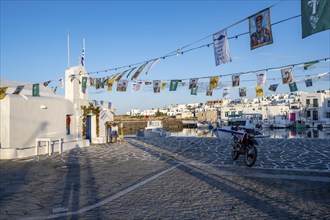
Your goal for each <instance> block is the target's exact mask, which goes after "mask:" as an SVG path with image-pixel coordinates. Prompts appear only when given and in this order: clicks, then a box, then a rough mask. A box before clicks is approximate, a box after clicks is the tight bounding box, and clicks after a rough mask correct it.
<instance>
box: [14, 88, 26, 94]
mask: <svg viewBox="0 0 330 220" xmlns="http://www.w3.org/2000/svg"><path fill="white" fill-rule="evenodd" d="M23 88H24V86H17V87H16V89H15V91H14V92H13V94H14V95H19V94H20V93H21V92H22V90H23Z"/></svg>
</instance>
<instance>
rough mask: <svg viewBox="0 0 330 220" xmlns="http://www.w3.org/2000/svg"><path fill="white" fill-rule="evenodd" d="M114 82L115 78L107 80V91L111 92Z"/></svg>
mask: <svg viewBox="0 0 330 220" xmlns="http://www.w3.org/2000/svg"><path fill="white" fill-rule="evenodd" d="M114 82H115V78H114V77H113V78H111V79H108V91H112V87H113V84H114Z"/></svg>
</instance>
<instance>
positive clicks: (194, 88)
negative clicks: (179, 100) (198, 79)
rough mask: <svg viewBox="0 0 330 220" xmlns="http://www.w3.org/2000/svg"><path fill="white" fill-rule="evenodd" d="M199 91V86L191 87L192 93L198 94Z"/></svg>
mask: <svg viewBox="0 0 330 220" xmlns="http://www.w3.org/2000/svg"><path fill="white" fill-rule="evenodd" d="M197 91H198V86H195V87H193V88H191V90H190V95H197Z"/></svg>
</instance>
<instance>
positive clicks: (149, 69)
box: [146, 58, 160, 75]
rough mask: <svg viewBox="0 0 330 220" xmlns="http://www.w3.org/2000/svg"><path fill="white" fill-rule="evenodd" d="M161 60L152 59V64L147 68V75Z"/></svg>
mask: <svg viewBox="0 0 330 220" xmlns="http://www.w3.org/2000/svg"><path fill="white" fill-rule="evenodd" d="M159 60H160V58H157V59H154V60H153V61H152V63H151V64H150V66H149V67H148V69H147V72H146V75H147V74H148V73H149V72H150V71H151V70H152V69H153V68H154V66H155V65H156V64H157V63H158V61H159Z"/></svg>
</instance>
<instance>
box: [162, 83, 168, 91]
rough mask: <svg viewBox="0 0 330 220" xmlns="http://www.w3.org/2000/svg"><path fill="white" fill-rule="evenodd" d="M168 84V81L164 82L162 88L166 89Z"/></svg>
mask: <svg viewBox="0 0 330 220" xmlns="http://www.w3.org/2000/svg"><path fill="white" fill-rule="evenodd" d="M166 85H167V82H162V90H164V89H165V86H166Z"/></svg>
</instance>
